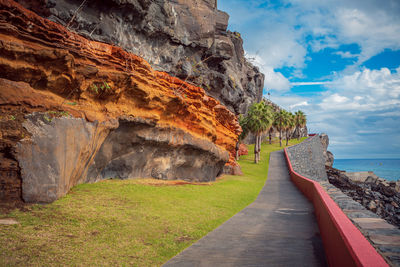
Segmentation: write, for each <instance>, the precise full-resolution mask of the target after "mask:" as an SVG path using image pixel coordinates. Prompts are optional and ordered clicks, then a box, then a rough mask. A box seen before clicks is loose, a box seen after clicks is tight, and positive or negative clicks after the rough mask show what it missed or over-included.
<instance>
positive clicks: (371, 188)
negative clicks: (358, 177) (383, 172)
mask: <svg viewBox="0 0 400 267" xmlns="http://www.w3.org/2000/svg"><path fill="white" fill-rule="evenodd" d="M326 172H327V175H328V180H329V182H330V183H331V184H333V185H334V186H336V187H337V188H339V189H340V190H341V191H342V192H343V193H345V194H346V195H348V196H350V197H351V198H352V199H354V200H355V201H357V202H358V203H360V204H361V205H363V206H364V207H365V208H366V209H368V210H370V211H372V212H374V213H376V214H377V215H378V216H380V217H381V218H383V219H385V220H386V221H388V222H389V223H391V224H393V225H396V226H397V227H400V181H397V182H394V181H387V180H385V179H382V178H379V177H377V176H376V175H374V174H373V173H372V172H371V175H370V176H368V177H367V178H366V179H365V181H354V180H352V179H351V178H349V177H348V175H346V172H345V171H341V170H338V169H335V168H332V167H330V166H326Z"/></svg>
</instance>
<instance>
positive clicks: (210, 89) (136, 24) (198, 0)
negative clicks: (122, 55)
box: [18, 0, 264, 114]
mask: <svg viewBox="0 0 400 267" xmlns="http://www.w3.org/2000/svg"><path fill="white" fill-rule="evenodd" d="M18 2H20V3H21V4H22V5H24V6H25V7H26V8H29V9H31V10H33V11H35V12H37V13H39V14H40V15H41V16H43V17H46V18H49V19H50V20H52V21H55V22H57V23H60V24H62V25H66V26H68V28H69V29H71V30H73V31H76V32H78V33H80V34H82V35H84V36H86V37H87V38H89V39H93V40H97V41H101V42H106V43H109V44H114V45H117V46H120V47H123V48H124V49H126V50H128V51H131V52H133V53H134V54H136V55H140V56H141V57H143V58H144V59H146V60H147V61H148V62H149V63H150V64H151V66H152V67H153V68H154V69H156V70H161V71H165V72H167V73H169V74H170V75H172V76H176V77H180V78H181V79H184V80H186V81H188V82H190V83H192V84H194V85H197V86H200V87H202V88H204V89H205V90H206V93H207V95H209V96H212V97H214V98H216V99H218V100H219V101H220V102H221V103H222V104H223V105H225V106H226V107H228V109H229V110H231V111H232V112H234V113H236V114H238V113H245V112H246V111H247V109H248V107H249V106H250V105H251V103H253V102H255V101H260V100H261V97H262V90H263V86H264V75H263V74H262V73H260V72H259V70H258V69H257V68H256V67H254V66H252V65H251V64H250V63H248V62H247V61H246V59H245V58H244V51H243V47H242V45H243V41H242V39H241V37H240V34H239V33H232V32H229V31H227V30H226V29H227V25H228V19H229V16H228V14H226V13H225V12H222V11H219V10H218V9H217V1H216V0H178V1H166V0H124V1H121V0H103V1H82V0H57V1H54V0H29V1H28V0H18ZM80 7H81V8H80Z"/></svg>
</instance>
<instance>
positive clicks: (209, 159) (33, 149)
mask: <svg viewBox="0 0 400 267" xmlns="http://www.w3.org/2000/svg"><path fill="white" fill-rule="evenodd" d="M32 3H33V2H32ZM0 115H1V118H0V122H1V125H2V129H1V135H2V136H1V139H0V148H1V150H0V152H1V153H0V156H2V157H3V158H2V159H1V162H2V163H1V172H0V173H1V175H2V177H1V179H0V182H1V184H0V185H1V189H2V190H9V189H10V190H14V189H15V190H14V191H15V192H16V193H15V194H14V195H16V196H18V195H19V194H21V195H22V196H23V198H24V199H26V200H27V201H32V202H49V201H52V200H54V199H56V198H58V197H60V196H62V195H64V194H65V193H66V192H67V191H68V190H69V188H70V187H71V186H73V185H75V184H77V183H81V182H90V181H95V180H99V179H103V178H109V177H110V176H112V175H115V176H117V177H121V178H133V177H143V176H145V177H149V176H152V177H156V178H160V179H184V180H195V181H206V180H207V181H209V180H214V179H215V177H216V176H217V175H218V174H219V173H221V172H222V170H223V169H224V164H225V163H226V162H228V165H227V166H230V167H232V168H237V167H238V165H237V163H236V162H235V160H234V156H235V147H236V141H237V136H238V135H239V134H240V132H241V128H240V126H239V124H238V122H237V119H236V117H235V115H234V113H232V112H231V111H229V110H228V109H227V108H226V107H225V106H224V105H222V104H221V103H220V102H219V101H218V100H215V99H214V98H212V97H210V96H208V95H207V94H206V93H205V91H204V90H203V89H202V88H200V87H196V86H193V85H190V84H188V83H186V82H184V81H182V80H179V79H178V78H174V77H172V76H170V75H168V74H167V73H164V72H158V71H155V70H153V69H152V68H151V67H150V65H149V64H148V63H147V62H146V61H145V60H143V59H142V58H140V57H138V56H136V55H134V54H131V53H128V52H126V51H124V50H123V49H121V48H119V47H116V46H112V45H108V44H104V43H100V42H96V41H90V40H88V39H86V38H84V37H82V36H80V35H78V34H75V33H73V32H71V31H69V30H68V29H66V28H65V27H63V26H61V25H59V24H57V23H54V22H51V21H49V20H46V19H44V18H42V17H39V16H38V15H36V14H35V13H33V12H30V11H28V10H26V9H24V8H23V7H22V6H20V5H18V4H16V3H15V2H13V1H6V0H0ZM144 122H145V123H144ZM123 129H126V130H128V131H132V132H129V133H128V132H126V133H125V132H124V130H123ZM124 138H125V139H124ZM139 143H141V145H143V153H145V154H142V155H144V157H143V158H144V159H148V160H147V161H146V162H144V161H142V164H139V162H138V159H139V158H138V155H139V154H140V153H142V152H140V151H141V150H142V146H138V144H139ZM114 145H115V146H116V147H119V148H121V150H122V151H121V150H120V151H111V152H110V151H109V150H107V149H110V147H111V148H112V147H113V146H114ZM122 148H124V150H123V149H122ZM137 149H138V150H137ZM135 154H138V155H135ZM152 156H154V157H152ZM3 159H4V160H3ZM140 159H142V158H140ZM3 162H6V163H7V164H5V163H3ZM91 166H92V167H91ZM128 166H129V167H128ZM119 167H122V168H121V170H120V171H119V172H118V171H116V170H117V169H118V170H119ZM125 167H126V168H125ZM156 167H158V168H156ZM11 172H12V173H13V175H14V176H15V177H14V176H12V177H11V178H10V179H9V178H7V177H5V176H6V175H9V173H11ZM189 172H190V173H191V175H190V176H189V175H188V173H189ZM42 179H43V180H42ZM14 182H15V183H14ZM21 184H22V191H23V192H22V193H21V190H20V186H19V187H18V185H21ZM39 187H42V188H39ZM8 193H9V192H8ZM8 193H7V192H6V193H4V192H1V194H0V196H3V197H4V198H6V199H7V198H8V196H10V194H8Z"/></svg>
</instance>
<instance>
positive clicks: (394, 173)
mask: <svg viewBox="0 0 400 267" xmlns="http://www.w3.org/2000/svg"><path fill="white" fill-rule="evenodd" d="M333 167H334V168H336V169H339V170H343V171H347V172H361V171H373V172H374V173H375V174H376V175H377V176H379V177H381V178H384V179H386V180H389V181H397V180H400V159H391V158H386V159H335V160H334V162H333Z"/></svg>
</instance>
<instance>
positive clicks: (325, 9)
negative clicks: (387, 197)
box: [219, 0, 400, 158]
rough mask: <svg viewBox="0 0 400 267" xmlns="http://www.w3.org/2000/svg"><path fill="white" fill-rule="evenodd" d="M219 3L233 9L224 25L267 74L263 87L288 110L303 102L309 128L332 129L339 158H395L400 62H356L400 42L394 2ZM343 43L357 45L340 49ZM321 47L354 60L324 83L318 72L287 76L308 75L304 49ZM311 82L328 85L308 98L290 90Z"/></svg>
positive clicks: (284, 0) (399, 4)
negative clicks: (378, 66)
mask: <svg viewBox="0 0 400 267" xmlns="http://www.w3.org/2000/svg"><path fill="white" fill-rule="evenodd" d="M219 7H220V8H222V10H225V11H228V13H230V14H231V20H230V23H231V26H230V28H231V29H232V30H239V31H241V32H242V36H243V37H244V41H245V42H244V45H245V48H246V51H247V52H248V53H249V54H252V55H253V57H255V58H256V60H255V64H256V65H258V66H259V67H260V68H261V70H262V71H263V72H264V73H265V74H266V81H265V86H266V89H267V90H270V89H272V90H274V91H272V95H271V100H272V101H274V102H276V103H277V104H279V105H281V106H283V107H284V108H286V109H288V110H291V111H294V109H302V110H303V111H304V112H305V113H306V114H307V116H308V126H309V128H310V129H311V131H312V132H327V133H328V134H329V135H330V137H331V142H330V143H331V150H332V151H333V152H334V153H335V154H336V155H337V156H338V157H342V158H343V157H346V156H349V157H357V155H356V152H357V153H358V157H360V158H364V157H367V156H366V155H375V156H377V155H380V156H381V157H386V156H387V157H393V155H397V157H398V155H399V152H398V151H399V148H400V142H399V140H400V136H399V132H400V67H399V68H397V69H396V70H394V71H390V70H389V69H388V68H382V69H378V70H373V69H367V68H362V67H360V66H362V64H363V62H366V61H367V60H368V59H370V58H371V57H373V56H375V55H377V54H379V53H381V52H383V51H384V50H385V49H392V50H399V49H400V16H399V14H400V1H398V0H385V1H381V0H326V1H320V0H281V1H262V0H254V1H247V0H220V1H219ZM346 44H347V45H350V44H352V45H353V44H356V45H357V47H358V48H359V49H358V51H356V52H354V51H352V52H350V51H348V50H345V49H342V48H343V46H342V45H346ZM326 48H331V49H332V50H327V51H332V53H334V54H336V55H338V56H340V57H341V58H343V59H352V60H348V62H349V63H348V64H353V65H348V66H347V67H346V66H345V65H343V69H342V70H340V69H337V68H336V71H337V72H332V73H331V75H329V76H326V77H325V79H324V80H325V81H323V82H321V81H320V80H321V79H322V78H323V77H317V78H319V79H318V81H312V80H310V81H302V82H291V81H290V80H292V79H293V78H295V77H296V78H299V77H301V78H310V77H304V75H303V73H302V70H303V68H304V67H305V66H306V64H307V62H308V61H311V60H312V58H310V54H309V53H310V52H319V51H321V50H324V49H326ZM350 62H353V63H350ZM282 67H287V68H289V69H290V70H291V74H290V75H291V77H285V76H284V75H282V73H280V72H279V71H277V69H279V68H282ZM326 80H330V81H326ZM314 85H315V86H323V87H325V88H326V89H328V91H323V92H321V93H319V94H314V95H313V96H312V97H302V96H299V95H296V94H295V93H294V92H299V91H300V92H301V91H303V92H304V91H305V90H306V88H307V86H314ZM299 86H303V87H302V88H304V90H303V89H299ZM291 88H292V90H291ZM293 88H296V89H297V90H293ZM382 147H385V151H386V152H385V153H383V149H382ZM355 151H356V152H355ZM372 157H373V156H372Z"/></svg>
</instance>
